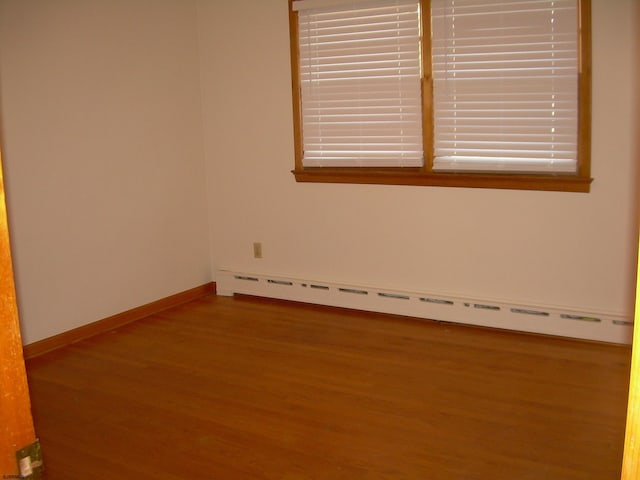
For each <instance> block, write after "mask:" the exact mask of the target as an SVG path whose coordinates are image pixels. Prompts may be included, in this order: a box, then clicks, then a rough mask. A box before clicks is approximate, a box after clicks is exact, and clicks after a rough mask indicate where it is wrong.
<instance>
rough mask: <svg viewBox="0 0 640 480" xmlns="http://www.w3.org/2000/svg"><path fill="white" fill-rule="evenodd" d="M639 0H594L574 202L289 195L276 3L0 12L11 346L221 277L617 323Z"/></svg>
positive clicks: (36, 6)
mask: <svg viewBox="0 0 640 480" xmlns="http://www.w3.org/2000/svg"><path fill="white" fill-rule="evenodd" d="M633 5H634V0H614V1H611V0H593V13H594V24H593V40H594V45H593V47H594V58H593V65H594V75H593V84H594V97H593V112H594V116H593V131H594V133H593V176H594V177H595V181H594V183H593V187H592V192H591V193H590V194H571V193H546V192H518V191H499V190H480V189H478V190H474V189H447V188H442V187H439V188H438V187H432V188H429V187H404V186H377V185H360V186H358V185H329V184H297V183H295V181H294V179H293V176H292V175H291V173H290V170H291V169H292V168H293V136H292V115H291V91H290V88H291V87H290V64H289V43H288V42H289V33H288V22H287V1H286V0H245V1H243V2H239V1H237V0H193V1H187V0H108V1H107V0H55V1H53V0H29V1H25V0H0V134H1V138H0V140H1V141H2V148H3V158H4V163H5V174H6V178H5V180H6V188H7V193H8V203H9V214H10V226H11V236H12V241H13V250H14V263H15V270H16V277H17V278H16V280H17V287H18V297H19V307H20V314H21V320H22V327H23V340H24V341H25V343H32V342H35V341H37V340H40V339H42V338H46V337H48V336H51V335H54V334H57V333H60V332H63V331H65V330H69V329H72V328H74V327H77V326H80V325H83V324H86V323H90V322H92V321H95V320H99V319H101V318H104V317H107V316H109V315H113V314H115V313H118V312H121V311H124V310H127V309H129V308H133V307H135V306H138V305H142V304H144V303H147V302H150V301H153V300H155V299H158V298H162V297H164V296H167V295H171V294H173V293H177V292H179V291H182V290H185V289H188V288H191V287H194V286H197V285H200V284H202V283H205V282H207V281H209V280H211V279H212V273H211V272H212V270H215V269H216V268H219V267H229V268H233V269H237V270H245V271H256V272H260V273H273V274H286V275H295V276H300V277H307V278H314V279H320V280H323V279H325V280H328V281H336V282H339V281H343V282H348V283H355V284H370V285H374V286H380V287H386V288H398V289H407V290H419V291H426V292H443V293H451V294H457V295H461V296H472V297H480V298H487V299H504V300H508V301H512V302H516V303H536V304H542V305H559V306H569V307H579V308H582V309H593V310H599V311H605V312H612V313H629V312H630V309H631V305H632V295H633V290H632V288H633V272H634V265H635V249H636V226H637V210H636V199H637V197H636V195H637V188H636V179H637V176H638V171H637V162H636V161H635V159H634V156H633V151H634V143H633V134H632V132H633V129H634V128H635V126H636V125H637V123H635V122H636V121H637V116H636V115H635V114H634V110H633V102H632V101H631V98H632V96H633V95H634V94H635V91H634V85H635V84H636V83H637V70H634V68H635V67H634V65H633V64H634V61H636V57H637V56H638V52H637V48H636V49H634V47H633V45H634V40H633V39H634V38H637V36H636V37H634V32H633V29H634V26H636V25H638V24H639V23H640V22H638V21H637V20H638V17H637V11H636V17H635V18H634V16H633V15H631V13H632V12H633V10H634V9H633ZM196 6H197V9H196ZM198 31H199V36H200V38H199V39H198ZM636 33H637V32H636ZM198 41H199V42H200V50H198ZM199 63H200V65H199ZM199 68H200V70H199ZM201 80H202V82H201V83H200V81H201ZM201 94H202V96H201ZM203 125H204V137H203ZM203 138H204V145H203ZM203 160H204V161H203ZM205 177H206V178H207V179H208V183H207V181H205ZM254 241H261V242H263V248H264V258H263V259H261V260H255V259H253V257H252V248H251V244H252V242H254Z"/></svg>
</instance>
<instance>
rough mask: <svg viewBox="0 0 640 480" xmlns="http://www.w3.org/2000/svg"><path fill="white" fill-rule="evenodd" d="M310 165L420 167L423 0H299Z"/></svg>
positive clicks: (305, 156)
mask: <svg viewBox="0 0 640 480" xmlns="http://www.w3.org/2000/svg"><path fill="white" fill-rule="evenodd" d="M293 8H294V10H296V11H297V12H298V29H299V32H298V35H299V41H298V45H299V68H300V84H301V116H302V137H303V150H304V154H303V160H302V164H303V166H305V167H310V166H322V167H334V166H339V167H349V166H365V167H366V166H371V167H373V166H394V167H397V166H422V164H423V157H424V155H423V149H422V96H421V83H420V77H421V68H420V65H421V63H420V42H419V36H420V8H419V2H418V0H373V1H372V0H368V1H367V0H298V1H294V2H293Z"/></svg>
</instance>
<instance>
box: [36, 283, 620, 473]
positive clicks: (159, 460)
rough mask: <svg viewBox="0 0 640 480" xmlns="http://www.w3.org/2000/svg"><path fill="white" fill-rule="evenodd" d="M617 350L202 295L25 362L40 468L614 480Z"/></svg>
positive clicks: (617, 433) (56, 470)
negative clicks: (39, 449) (37, 440)
mask: <svg viewBox="0 0 640 480" xmlns="http://www.w3.org/2000/svg"><path fill="white" fill-rule="evenodd" d="M629 360H630V348H628V347H621V346H613V345H602V344H596V343H586V342H580V341H572V340H564V339H558V338H550V337H542V336H532V335H524V334H517V333H510V332H502V331H495V330H486V329H478V328H472V327H464V326H458V325H452V324H445V323H436V322H425V321H422V320H414V319H408V318H404V317H392V316H385V315H379V314H371V313H362V312H353V311H344V310H338V309H331V308H321V307H312V306H305V305H299V304H289V303H284V302H275V301H264V300H258V299H252V298H247V297H240V298H226V297H216V296H213V295H209V296H206V297H203V298H202V299H200V300H196V301H193V302H191V303H189V304H186V305H184V306H181V307H176V308H174V309H171V310H168V311H166V312H164V313H162V314H158V315H153V316H151V317H149V318H146V319H144V320H141V321H138V322H136V323H133V324H130V325H127V326H124V327H121V328H119V329H118V330H116V331H114V332H111V333H107V334H103V335H100V336H97V337H94V338H91V339H88V340H85V341H82V342H80V343H77V344H74V345H71V346H69V347H67V348H64V349H61V350H58V351H55V352H51V353H48V354H45V355H43V356H41V357H38V358H35V359H32V360H29V361H28V363H27V371H28V377H29V384H30V389H31V395H32V402H33V412H34V419H35V426H36V432H37V434H38V436H39V437H40V440H41V444H42V449H43V454H44V461H45V467H46V472H47V477H46V478H48V479H49V480H57V479H60V480H62V479H64V480H74V479H87V478H91V479H116V478H123V479H124V478H126V479H133V478H136V479H160V480H162V479H200V478H202V479H243V480H244V479H274V480H307V479H323V480H324V479H327V480H328V479H345V480H346V479H348V480H354V479H367V480H373V479H394V480H396V479H427V480H440V479H441V480H459V479H464V480H474V479H492V480H503V479H504V480H507V479H508V480H519V479H522V480H524V479H531V480H542V479H552V480H563V479H597V480H606V479H612V480H613V479H618V478H619V477H620V471H621V461H622V445H623V439H624V424H625V411H626V400H627V389H628V375H629Z"/></svg>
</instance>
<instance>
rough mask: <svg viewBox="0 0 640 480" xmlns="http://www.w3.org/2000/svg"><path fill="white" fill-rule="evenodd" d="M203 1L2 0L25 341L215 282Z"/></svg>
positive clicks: (5, 99)
mask: <svg viewBox="0 0 640 480" xmlns="http://www.w3.org/2000/svg"><path fill="white" fill-rule="evenodd" d="M196 24H197V22H196V7H195V3H194V2H185V1H184V0H108V1H102V0H55V1H52V0H29V1H24V0H0V105H1V110H0V119H1V120H0V122H1V130H0V132H1V134H2V148H3V152H2V153H3V160H4V165H5V174H6V177H5V181H6V188H7V195H8V198H7V201H8V207H9V215H10V228H11V238H12V244H13V254H14V257H13V258H14V264H15V271H16V281H17V290H18V299H19V309H20V315H21V321H22V334H23V341H24V342H25V343H27V344H28V343H32V342H34V341H37V340H40V339H42V338H45V337H49V336H51V335H54V334H57V333H60V332H63V331H65V330H69V329H72V328H75V327H77V326H80V325H82V324H86V323H90V322H92V321H95V320H99V319H102V318H105V317H107V316H110V315H113V314H116V313H119V312H122V311H125V310H127V309H130V308H133V307H136V306H139V305H142V304H145V303H148V302H150V301H153V300H156V299H159V298H162V297H165V296H168V295H171V294H174V293H177V292H180V291H183V290H186V289H189V288H192V287H195V286H198V285H202V284H204V283H206V282H208V281H210V280H211V272H210V266H209V258H210V253H209V248H210V245H209V230H208V226H207V216H206V200H205V198H206V185H205V180H204V162H203V142H202V122H201V101H200V83H199V82H200V78H199V66H198V43H197V42H198V39H197V33H196Z"/></svg>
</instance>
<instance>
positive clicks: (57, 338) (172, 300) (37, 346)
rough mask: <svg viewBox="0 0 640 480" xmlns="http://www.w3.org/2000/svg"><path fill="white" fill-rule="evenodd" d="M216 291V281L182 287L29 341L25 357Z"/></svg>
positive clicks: (55, 348)
mask: <svg viewBox="0 0 640 480" xmlns="http://www.w3.org/2000/svg"><path fill="white" fill-rule="evenodd" d="M215 292H216V284H215V282H210V283H205V284H204V285H200V286H199V287H195V288H192V289H189V290H185V291H184V292H180V293H176V294H175V295H170V296H168V297H165V298H161V299H160V300H156V301H155V302H151V303H147V304H146V305H142V306H140V307H136V308H132V309H131V310H127V311H125V312H121V313H117V314H116V315H112V316H111V317H107V318H104V319H102V320H98V321H96V322H92V323H89V324H87V325H83V326H81V327H78V328H74V329H73V330H69V331H66V332H62V333H60V334H58V335H54V336H53V337H48V338H45V339H43V340H39V341H37V342H34V343H30V344H29V345H25V346H24V347H23V351H24V358H25V359H29V358H34V357H37V356H39V355H42V354H44V353H47V352H50V351H52V350H57V349H59V348H62V347H65V346H67V345H70V344H72V343H76V342H79V341H80V340H84V339H85V338H89V337H93V336H95V335H99V334H101V333H104V332H108V331H110V330H113V329H114V328H118V327H121V326H122V325H126V324H127V323H131V322H135V321H137V320H140V319H142V318H145V317H148V316H149V315H154V314H156V313H160V312H162V311H164V310H167V309H169V308H172V307H176V306H178V305H181V304H183V303H187V302H190V301H192V300H196V299H197V298H200V297H202V296H204V295H207V294H210V293H215Z"/></svg>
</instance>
